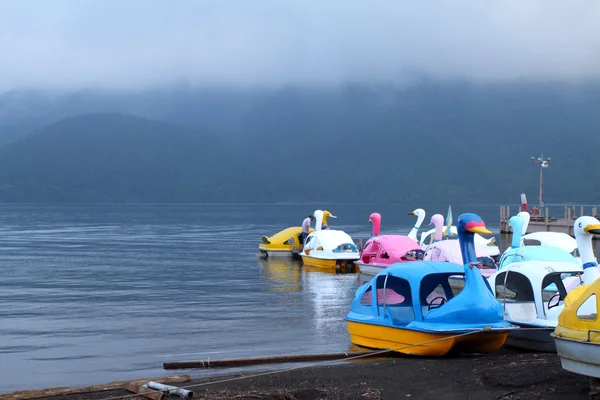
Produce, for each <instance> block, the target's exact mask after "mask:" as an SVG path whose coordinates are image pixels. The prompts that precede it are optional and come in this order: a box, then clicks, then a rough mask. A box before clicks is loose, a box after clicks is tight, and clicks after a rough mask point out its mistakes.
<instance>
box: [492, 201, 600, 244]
mask: <svg viewBox="0 0 600 400" xmlns="http://www.w3.org/2000/svg"><path fill="white" fill-rule="evenodd" d="M578 208H579V209H578ZM577 211H579V215H577ZM597 211H598V209H597V207H592V209H591V213H588V214H585V208H584V207H583V206H580V207H571V206H565V211H564V215H563V216H562V217H561V218H553V217H551V216H550V215H549V213H548V207H545V209H544V210H543V212H542V215H541V216H536V215H531V218H530V220H529V226H528V227H527V233H532V232H544V231H545V232H562V233H566V234H568V235H571V236H575V235H574V232H573V225H574V223H575V220H576V219H577V218H579V217H581V216H583V215H590V216H594V217H596V218H598V214H597ZM519 212H521V207H518V209H517V207H515V208H513V209H512V211H511V207H510V206H500V233H512V228H511V226H510V225H509V224H508V220H509V219H510V217H512V216H514V215H517V213H519ZM594 238H595V239H598V238H600V236H599V235H594Z"/></svg>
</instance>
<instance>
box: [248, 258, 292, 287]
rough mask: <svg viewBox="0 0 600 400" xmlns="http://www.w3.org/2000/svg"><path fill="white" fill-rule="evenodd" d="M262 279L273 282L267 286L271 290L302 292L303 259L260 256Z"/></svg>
mask: <svg viewBox="0 0 600 400" xmlns="http://www.w3.org/2000/svg"><path fill="white" fill-rule="evenodd" d="M258 264H259V267H260V277H261V279H264V280H267V281H270V282H271V283H272V284H271V285H270V286H268V287H267V288H266V290H267V291H269V292H301V291H302V277H301V273H300V265H301V264H302V261H300V260H296V259H292V258H283V257H282V258H259V259H258Z"/></svg>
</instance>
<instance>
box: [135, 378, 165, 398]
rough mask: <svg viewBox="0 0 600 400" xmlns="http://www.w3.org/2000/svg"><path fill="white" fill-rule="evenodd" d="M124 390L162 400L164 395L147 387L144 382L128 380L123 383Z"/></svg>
mask: <svg viewBox="0 0 600 400" xmlns="http://www.w3.org/2000/svg"><path fill="white" fill-rule="evenodd" d="M125 390H127V391H128V392H131V393H136V394H139V395H140V396H144V397H145V398H147V399H150V400H162V398H163V397H164V395H165V394H164V393H163V392H157V391H156V390H153V389H151V388H149V387H148V385H147V384H146V383H136V382H129V383H127V385H125Z"/></svg>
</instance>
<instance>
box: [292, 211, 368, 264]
mask: <svg viewBox="0 0 600 400" xmlns="http://www.w3.org/2000/svg"><path fill="white" fill-rule="evenodd" d="M313 215H314V216H315V220H316V221H322V220H323V211H321V210H316V211H315V212H314V213H313ZM300 257H302V262H303V263H304V264H306V265H308V266H313V267H319V268H327V269H335V270H336V271H337V270H338V269H339V270H340V271H342V272H358V271H357V269H358V268H355V265H354V262H355V261H357V260H358V259H359V258H360V254H359V252H358V248H357V247H356V245H355V244H354V241H353V240H352V238H351V237H350V235H348V234H347V233H346V232H344V231H339V230H335V229H325V230H322V229H321V225H320V224H319V223H317V224H316V229H315V231H314V232H312V233H310V234H309V235H308V236H307V237H306V240H305V241H304V248H303V249H302V252H301V253H300Z"/></svg>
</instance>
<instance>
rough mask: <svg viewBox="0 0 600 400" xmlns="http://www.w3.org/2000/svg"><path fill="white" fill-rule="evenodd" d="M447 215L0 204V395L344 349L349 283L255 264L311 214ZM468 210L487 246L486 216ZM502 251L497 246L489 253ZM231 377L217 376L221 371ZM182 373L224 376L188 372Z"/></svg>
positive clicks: (350, 278) (389, 228) (295, 268)
mask: <svg viewBox="0 0 600 400" xmlns="http://www.w3.org/2000/svg"><path fill="white" fill-rule="evenodd" d="M417 207H423V208H425V209H426V210H427V211H428V216H427V217H426V220H425V222H424V223H423V226H422V228H421V232H423V231H426V230H429V229H430V227H429V225H428V223H429V218H430V216H431V215H432V214H433V213H432V211H433V212H439V213H442V214H443V215H445V214H446V211H447V205H429V206H427V205H419V204H417V205H368V204H365V205H337V206H333V205H332V206H330V205H322V204H308V205H307V204H285V205H283V204H280V205H264V204H263V205H252V204H251V205H125V204H123V205H60V206H57V205H0V252H1V257H0V338H1V341H0V376H1V377H2V379H0V393H5V392H9V391H14V390H21V389H36V388H44V387H55V386H75V385H87V384H96V383H105V382H108V381H112V380H123V379H132V378H138V377H152V376H158V375H167V374H173V373H175V371H164V370H163V369H162V363H163V362H165V361H178V360H191V359H203V360H206V359H222V358H233V357H256V356H266V355H279V354H299V353H315V352H318V353H319V352H337V351H347V350H348V349H349V348H350V341H349V338H348V334H347V332H346V326H345V323H344V321H343V317H344V316H345V315H346V313H347V312H348V309H349V305H350V301H351V299H352V297H353V294H354V292H355V290H356V288H357V287H358V285H359V282H358V277H357V275H356V274H354V275H350V274H349V275H335V274H331V273H323V272H317V271H312V270H311V271H306V270H304V269H303V268H302V266H301V263H300V262H298V261H287V260H283V261H281V260H280V261H265V260H261V259H259V258H258V257H257V256H256V254H257V246H258V243H259V241H260V238H261V236H262V235H271V234H273V233H275V232H277V231H279V230H281V229H283V228H285V227H287V226H292V225H296V226H299V225H300V224H301V222H302V220H303V219H304V218H305V217H306V216H307V215H308V214H309V213H312V211H313V210H314V209H315V208H323V209H328V210H329V211H331V212H332V213H333V214H335V215H337V216H338V219H334V220H330V221H329V222H330V226H331V227H332V228H337V229H342V230H345V231H346V232H347V233H349V234H350V235H351V236H353V237H355V238H358V237H364V238H366V237H368V236H369V234H370V231H371V225H370V223H369V222H368V217H369V215H370V214H371V213H372V212H375V211H377V212H380V213H381V214H382V233H400V234H406V233H408V231H409V230H410V228H411V227H412V226H413V224H414V222H415V220H416V217H414V216H409V215H407V213H408V212H410V211H412V210H413V209H414V208H417ZM462 212H476V213H479V215H481V216H482V217H483V218H484V220H485V221H486V222H487V225H488V228H490V229H491V230H492V231H494V233H495V234H496V236H498V226H499V222H498V219H499V211H498V207H497V206H476V207H475V206H472V207H453V213H454V218H455V222H456V218H457V217H458V215H459V214H460V213H462ZM504 247H505V244H504V246H501V249H503V248H504ZM227 371H230V370H227ZM192 373H193V375H194V376H202V375H203V374H205V375H206V374H209V373H210V374H216V373H219V374H220V373H223V370H213V371H210V372H205V371H198V370H195V371H193V372H192Z"/></svg>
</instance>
